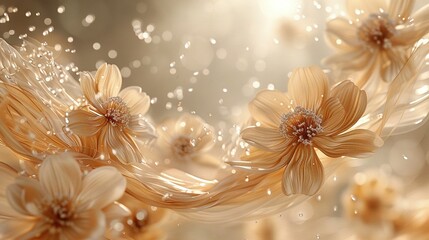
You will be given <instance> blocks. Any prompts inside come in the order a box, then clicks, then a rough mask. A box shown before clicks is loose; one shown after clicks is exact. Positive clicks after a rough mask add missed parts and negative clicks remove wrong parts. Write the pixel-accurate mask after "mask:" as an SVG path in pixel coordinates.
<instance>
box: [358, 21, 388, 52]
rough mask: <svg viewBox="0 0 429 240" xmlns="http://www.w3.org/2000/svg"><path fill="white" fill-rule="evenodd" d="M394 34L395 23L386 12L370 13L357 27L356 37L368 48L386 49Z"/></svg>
mask: <svg viewBox="0 0 429 240" xmlns="http://www.w3.org/2000/svg"><path fill="white" fill-rule="evenodd" d="M395 34H396V29H395V24H394V22H393V21H392V20H391V19H389V17H388V16H387V15H386V14H371V15H370V16H369V17H368V19H366V20H365V21H364V22H363V23H362V25H361V26H360V27H359V28H358V32H357V35H358V38H359V39H360V40H361V41H362V42H363V43H364V44H365V45H366V46H369V47H370V48H379V49H387V48H390V47H391V46H392V42H391V41H390V38H391V37H393V36H394V35H395Z"/></svg>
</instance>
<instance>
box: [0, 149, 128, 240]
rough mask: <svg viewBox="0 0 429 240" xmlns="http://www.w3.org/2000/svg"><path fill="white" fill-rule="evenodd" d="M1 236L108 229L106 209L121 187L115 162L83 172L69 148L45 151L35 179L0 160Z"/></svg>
mask: <svg viewBox="0 0 429 240" xmlns="http://www.w3.org/2000/svg"><path fill="white" fill-rule="evenodd" d="M0 177H1V179H2V182H1V183H0V225H1V226H2V227H0V237H1V238H2V239H35V238H37V239H99V238H100V237H101V236H102V235H103V234H104V231H105V228H106V216H105V213H104V212H103V209H104V208H109V207H110V205H111V204H112V203H113V201H115V200H117V199H119V198H120V197H121V196H122V194H123V193H124V191H125V187H126V181H125V179H124V177H123V176H122V175H121V174H120V173H119V172H118V171H117V170H116V168H113V167H99V168H97V169H95V170H93V171H91V172H90V173H88V174H87V175H84V174H82V172H81V170H80V168H79V165H78V163H77V162H76V160H75V159H74V158H73V157H72V156H71V155H70V154H68V153H62V154H59V155H53V156H48V157H47V158H46V159H45V160H44V161H43V162H42V164H41V166H40V169H39V174H38V178H29V177H23V176H18V174H17V172H16V171H15V170H13V169H12V168H10V167H8V166H7V165H4V164H1V165H0Z"/></svg>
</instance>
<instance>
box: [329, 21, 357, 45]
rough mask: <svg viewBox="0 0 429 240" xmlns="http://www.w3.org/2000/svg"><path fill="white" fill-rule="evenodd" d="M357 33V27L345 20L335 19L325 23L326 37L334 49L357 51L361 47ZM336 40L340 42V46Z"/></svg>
mask: <svg viewBox="0 0 429 240" xmlns="http://www.w3.org/2000/svg"><path fill="white" fill-rule="evenodd" d="M357 31H358V27H357V25H356V24H354V23H353V22H350V20H348V19H345V18H341V17H337V18H334V19H332V20H330V21H328V22H327V23H326V37H327V39H328V40H329V42H330V44H331V45H332V46H333V47H335V48H340V49H343V50H358V49H357V48H360V47H361V45H360V42H359V39H358V38H357ZM338 39H340V40H341V44H339V43H338V41H337V40H338Z"/></svg>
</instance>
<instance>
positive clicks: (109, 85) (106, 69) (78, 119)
mask: <svg viewBox="0 0 429 240" xmlns="http://www.w3.org/2000/svg"><path fill="white" fill-rule="evenodd" d="M80 85H81V88H82V91H83V93H84V95H85V98H86V99H87V100H88V103H89V106H83V107H81V108H79V109H76V110H73V111H71V112H69V113H68V117H67V119H68V127H69V128H70V129H71V130H72V131H73V132H74V133H75V134H77V135H80V136H97V139H98V147H99V149H98V150H99V152H100V153H101V154H105V155H108V156H109V157H111V158H112V157H117V158H118V159H119V161H121V162H122V163H130V162H140V161H142V158H143V157H142V155H141V153H140V151H139V149H138V144H137V141H143V140H148V139H151V138H154V129H153V128H152V126H151V125H150V124H149V123H148V122H146V121H145V119H143V118H142V116H143V115H144V114H145V113H146V112H147V111H148V110H149V105H150V99H149V96H147V95H146V93H144V92H142V90H141V88H140V87H127V88H125V89H123V90H122V91H120V92H119V90H120V89H121V85H122V77H121V73H120V71H119V69H118V67H116V66H115V65H107V64H103V65H102V66H101V67H100V68H99V69H98V70H97V73H96V74H95V77H92V76H91V74H89V73H86V72H84V73H82V75H81V78H80Z"/></svg>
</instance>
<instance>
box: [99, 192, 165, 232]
mask: <svg viewBox="0 0 429 240" xmlns="http://www.w3.org/2000/svg"><path fill="white" fill-rule="evenodd" d="M119 202H120V203H121V204H124V205H125V206H126V207H127V208H128V209H129V210H130V212H131V214H130V216H128V217H125V218H122V219H117V220H115V221H112V222H111V229H112V231H109V232H108V236H107V238H108V239H118V236H121V238H120V239H134V240H160V239H165V237H166V234H165V232H164V231H161V229H160V226H161V225H162V224H163V223H164V222H165V220H166V218H167V216H168V211H167V210H166V209H162V208H157V207H151V206H149V205H147V204H145V203H143V202H141V201H139V200H137V199H136V198H134V197H132V196H131V195H128V194H125V195H124V196H123V197H122V198H121V199H120V200H119Z"/></svg>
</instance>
